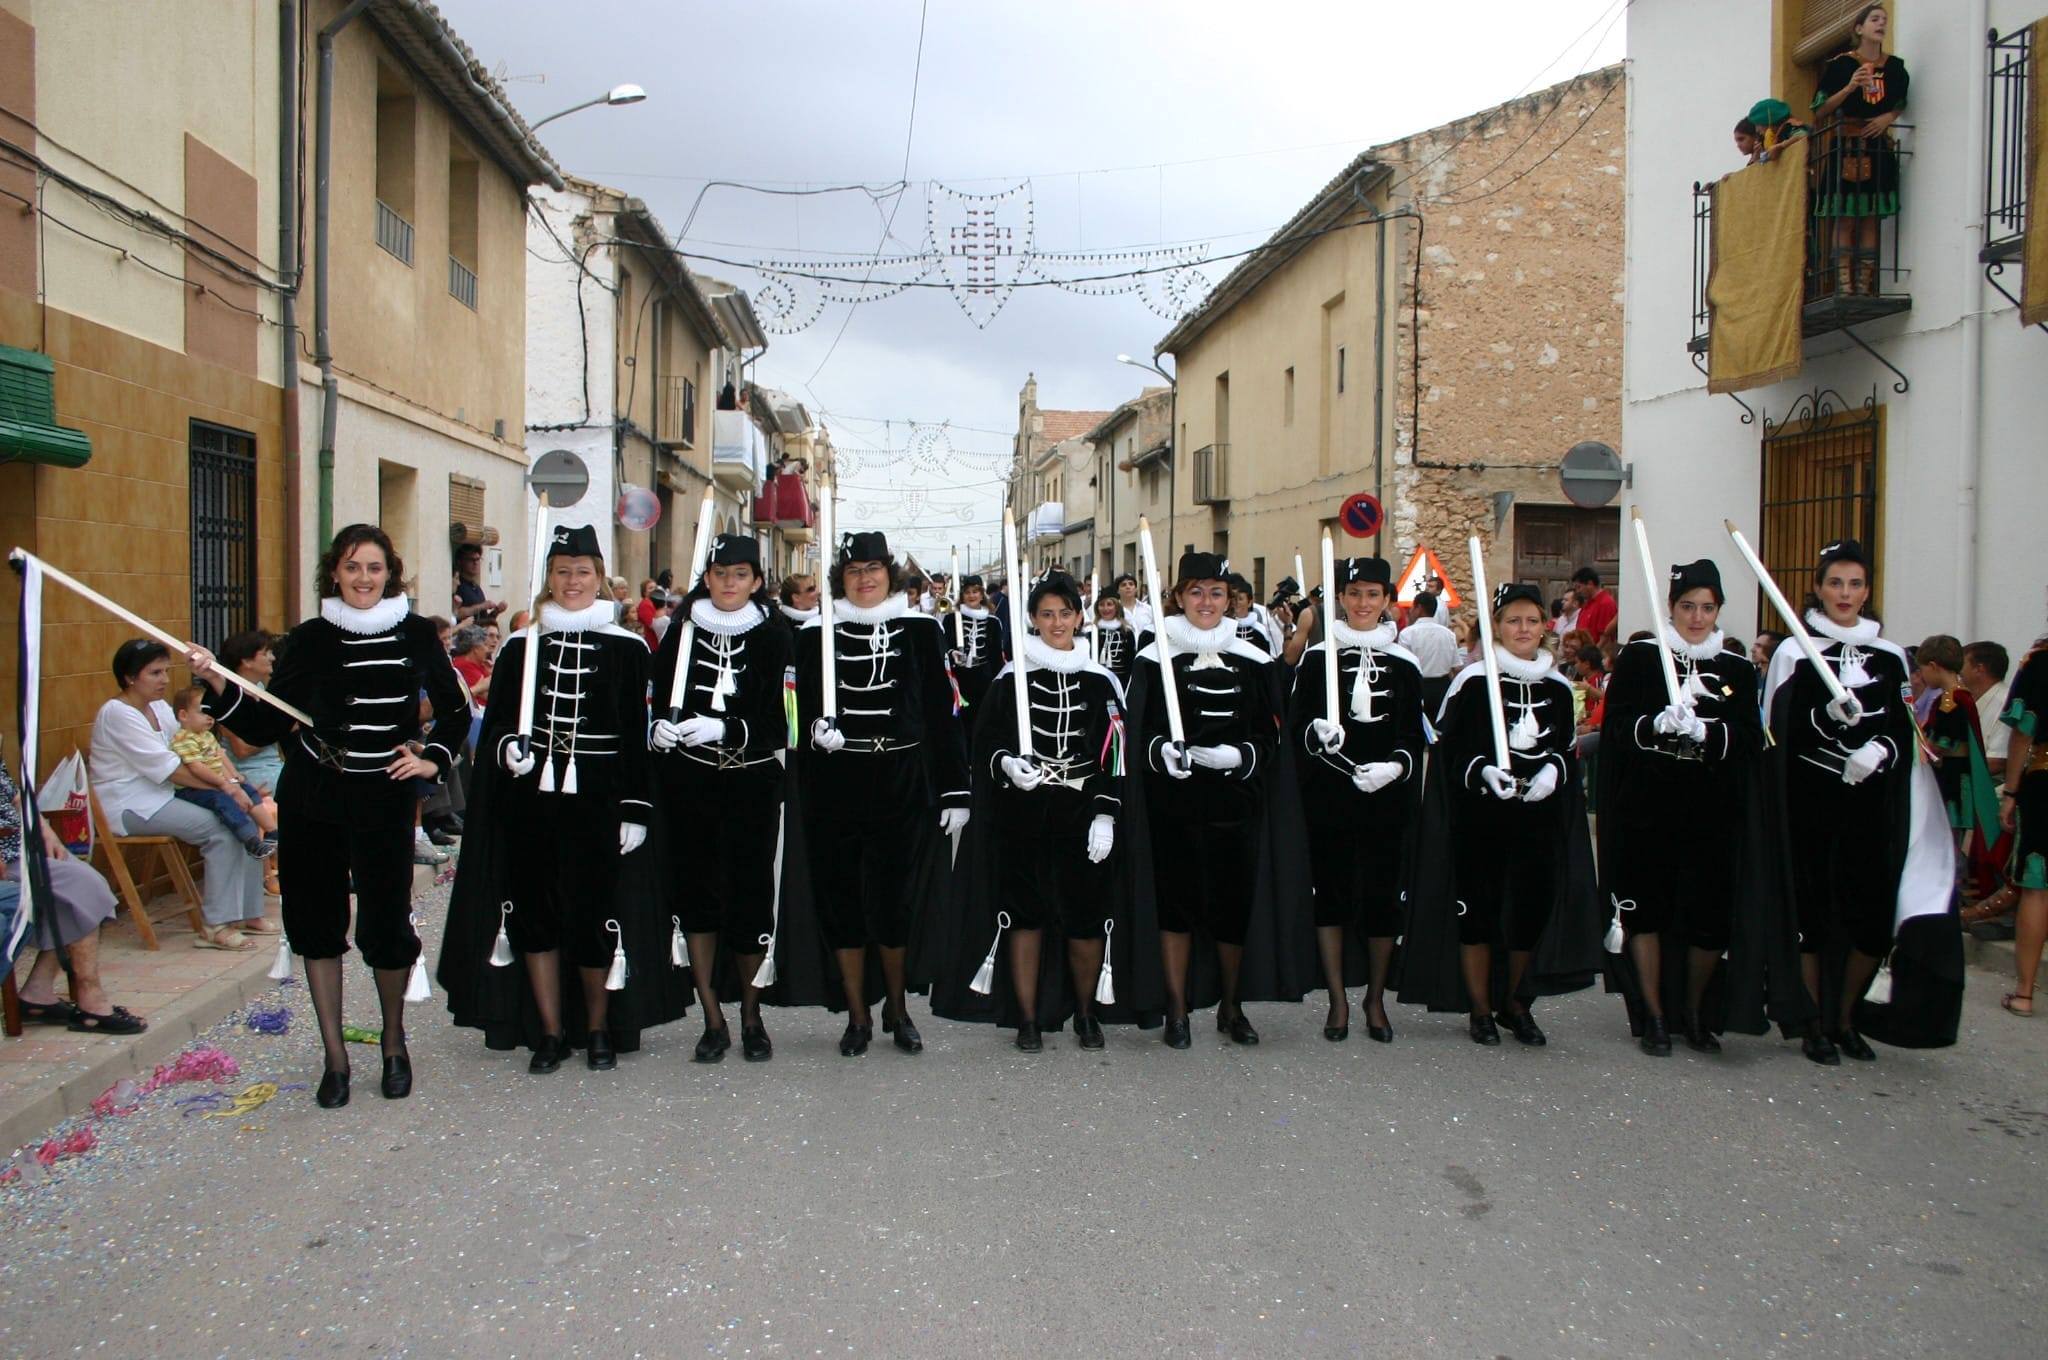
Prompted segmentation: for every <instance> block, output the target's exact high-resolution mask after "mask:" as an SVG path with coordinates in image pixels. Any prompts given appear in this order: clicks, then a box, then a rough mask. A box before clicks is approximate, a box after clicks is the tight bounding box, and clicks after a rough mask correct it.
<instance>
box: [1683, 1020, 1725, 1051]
mask: <svg viewBox="0 0 2048 1360" xmlns="http://www.w3.org/2000/svg"><path fill="white" fill-rule="evenodd" d="M1685 1046H1686V1047H1687V1048H1689V1049H1691V1050H1692V1051H1693V1052H1695V1053H1719V1052H1720V1051H1721V1041H1720V1040H1719V1039H1717V1038H1715V1037H1714V1031H1712V1030H1710V1029H1708V1028H1707V1027H1706V1026H1705V1025H1702V1024H1701V1023H1700V1022H1699V1021H1697V1020H1695V1021H1693V1022H1692V1023H1691V1024H1690V1025H1687V1026H1686V1027H1685Z"/></svg>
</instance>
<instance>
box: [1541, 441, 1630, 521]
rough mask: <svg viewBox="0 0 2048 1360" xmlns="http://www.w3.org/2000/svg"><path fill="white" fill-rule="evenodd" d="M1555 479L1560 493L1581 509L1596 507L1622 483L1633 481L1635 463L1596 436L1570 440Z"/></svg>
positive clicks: (1608, 499)
mask: <svg viewBox="0 0 2048 1360" xmlns="http://www.w3.org/2000/svg"><path fill="white" fill-rule="evenodd" d="M1557 480H1558V483H1559V485H1560V486H1562V487H1563V489H1564V497H1565V499H1566V500H1568V501H1570V502H1571V503H1572V504H1573V505H1576V506H1578V507H1579V508H1580V509H1583V510H1598V509H1599V508H1600V507H1601V506H1603V505H1606V504H1608V503H1609V502H1611V501H1613V499H1614V498H1615V496H1616V495H1617V494H1619V493H1620V491H1621V489H1622V488H1623V487H1625V486H1633V485H1635V464H1633V463H1623V462H1622V461H1621V455H1620V454H1618V453H1616V452H1615V451H1614V450H1613V449H1611V448H1609V447H1607V445H1605V444H1602V443H1601V442H1600V441H1598V440H1597V439H1588V440H1586V441H1585V442H1583V443H1579V444H1574V445H1572V446H1571V449H1570V450H1569V451H1568V452H1567V453H1566V454H1565V456H1564V462H1563V463H1562V464H1560V465H1559V467H1558V473H1557Z"/></svg>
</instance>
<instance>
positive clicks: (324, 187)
mask: <svg viewBox="0 0 2048 1360" xmlns="http://www.w3.org/2000/svg"><path fill="white" fill-rule="evenodd" d="M369 7H370V0H354V3H352V4H350V5H349V7H348V8H347V9H345V10H343V11H342V12H341V13H340V14H339V15H337V16H336V17H335V20H334V22H333V23H331V24H329V25H327V27H325V28H323V29H321V30H320V43H319V52H320V73H319V76H318V82H319V83H318V87H317V89H316V91H315V94H314V105H315V112H314V119H315V123H314V134H313V135H314V141H313V287H314V289H315V292H314V294H313V362H314V363H316V364H318V365H319V366H320V488H319V527H318V529H317V530H316V533H317V535H318V541H319V543H320V544H321V546H322V547H325V545H326V544H328V543H329V542H331V541H332V540H333V538H334V429H335V425H336V423H337V420H338V418H339V416H340V412H339V411H338V410H337V409H336V408H337V406H338V404H339V402H340V400H341V384H340V383H339V382H337V381H336V380H335V377H334V345H333V338H332V335H331V333H330V332H329V330H328V304H327V291H328V290H327V238H328V221H327V218H328V211H327V210H328V187H329V186H328V181H329V180H330V179H331V178H332V172H333V168H334V38H335V35H336V34H338V33H340V32H341V30H343V29H344V28H347V27H348V26H349V25H350V24H351V23H353V22H355V18H356V16H357V15H359V14H361V13H362V12H363V11H364V10H366V9H368V8H369Z"/></svg>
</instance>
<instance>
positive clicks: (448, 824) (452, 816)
mask: <svg viewBox="0 0 2048 1360" xmlns="http://www.w3.org/2000/svg"><path fill="white" fill-rule="evenodd" d="M435 825H437V826H439V827H440V828H441V829H442V830H443V831H445V832H447V833H448V834H449V835H451V836H460V835H461V834H462V814H461V813H459V812H444V813H442V814H441V815H440V817H438V818H436V819H435Z"/></svg>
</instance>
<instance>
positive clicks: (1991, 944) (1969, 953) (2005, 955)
mask: <svg viewBox="0 0 2048 1360" xmlns="http://www.w3.org/2000/svg"><path fill="white" fill-rule="evenodd" d="M1963 962H1965V963H1967V964H1969V965H1970V966H1971V967H1973V968H1987V969H1991V970H1992V971H1994V972H2000V973H2004V974H2005V975H2006V976H2007V977H2010V976H2012V971H2013V967H2014V952H2013V942H2012V941H2011V940H1980V939H1978V938H1977V937H1976V936H1975V935H1972V934H1970V933H1969V932H1968V931H1964V932H1963Z"/></svg>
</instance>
